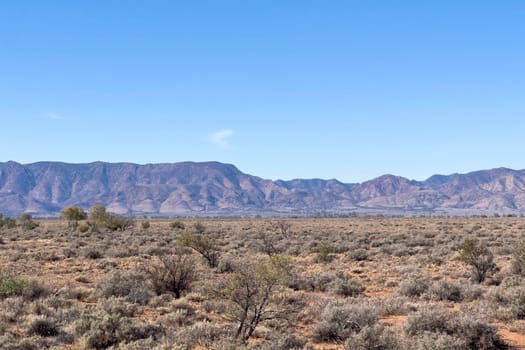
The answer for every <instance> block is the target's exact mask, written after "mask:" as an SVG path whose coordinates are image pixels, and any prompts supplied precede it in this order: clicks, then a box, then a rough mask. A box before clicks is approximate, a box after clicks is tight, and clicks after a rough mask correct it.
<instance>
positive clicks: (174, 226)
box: [170, 220, 186, 230]
mask: <svg viewBox="0 0 525 350" xmlns="http://www.w3.org/2000/svg"><path fill="white" fill-rule="evenodd" d="M170 227H171V228H172V229H173V230H184V229H185V228H186V226H185V225H184V224H183V223H182V222H180V221H178V220H176V221H172V222H170Z"/></svg>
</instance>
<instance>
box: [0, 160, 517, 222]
mask: <svg viewBox="0 0 525 350" xmlns="http://www.w3.org/2000/svg"><path fill="white" fill-rule="evenodd" d="M95 203H102V204H104V205H106V206H107V207H108V208H109V209H111V210H114V211H117V212H119V213H122V214H129V215H260V214H263V215H272V214H273V215H275V214H277V213H280V214H288V215H292V214H293V215H297V214H308V213H318V212H331V213H349V212H353V211H363V212H367V211H372V212H377V210H380V211H381V212H387V213H388V212H391V213H399V212H406V211H407V210H408V211H416V212H420V211H422V210H423V211H424V212H427V213H436V212H439V213H447V212H454V213H464V214H472V213H491V212H499V213H521V212H525V171H523V170H522V171H516V170H512V169H507V168H494V169H490V170H480V171H474V172H470V173H467V174H452V175H434V176H431V177H429V178H428V179H427V180H426V181H422V182H418V181H414V180H409V179H407V178H405V177H401V176H396V175H392V174H385V175H382V176H379V177H377V178H375V179H372V180H369V181H365V182H363V183H361V184H344V183H342V182H340V181H338V180H336V179H331V180H323V179H293V180H288V181H284V180H277V181H271V180H265V179H262V178H259V177H256V176H252V175H248V174H245V173H243V172H241V171H240V170H239V169H238V168H237V167H236V166H234V165H233V164H225V163H220V162H216V161H208V162H191V161H187V162H181V163H162V164H145V165H140V164H134V163H106V162H92V163H84V164H70V163H62V162H47V161H46V162H36V163H32V164H26V165H23V164H19V163H17V162H14V161H9V162H6V163H0V213H3V214H7V215H18V214H19V213H21V212H23V211H30V212H32V213H34V214H37V215H57V214H58V213H59V212H60V210H61V209H62V208H64V207H67V206H71V205H76V206H81V207H84V208H86V209H88V208H89V207H90V206H91V205H93V204H95Z"/></svg>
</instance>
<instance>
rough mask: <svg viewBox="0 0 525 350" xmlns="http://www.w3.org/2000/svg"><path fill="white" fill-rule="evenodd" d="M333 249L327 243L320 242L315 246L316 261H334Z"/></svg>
mask: <svg viewBox="0 0 525 350" xmlns="http://www.w3.org/2000/svg"><path fill="white" fill-rule="evenodd" d="M333 253H334V247H333V246H332V245H331V244H330V243H328V242H321V243H319V245H318V246H317V261H320V262H330V261H332V260H333V259H334V255H333Z"/></svg>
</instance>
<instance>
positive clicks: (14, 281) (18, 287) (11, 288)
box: [0, 270, 29, 298]
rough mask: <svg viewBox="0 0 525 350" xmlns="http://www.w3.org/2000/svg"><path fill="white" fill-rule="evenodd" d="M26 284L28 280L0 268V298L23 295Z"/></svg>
mask: <svg viewBox="0 0 525 350" xmlns="http://www.w3.org/2000/svg"><path fill="white" fill-rule="evenodd" d="M28 285H29V281H27V280H25V279H23V278H19V277H15V276H14V275H12V274H10V273H8V272H6V271H3V270H0V298H6V297H9V296H12V295H23V294H24V291H25V290H26V288H27V286H28Z"/></svg>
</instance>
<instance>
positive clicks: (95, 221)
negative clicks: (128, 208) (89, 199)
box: [88, 204, 109, 232]
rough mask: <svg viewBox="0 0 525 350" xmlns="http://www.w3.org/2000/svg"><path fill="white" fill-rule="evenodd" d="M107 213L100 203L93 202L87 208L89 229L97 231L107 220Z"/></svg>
mask: <svg viewBox="0 0 525 350" xmlns="http://www.w3.org/2000/svg"><path fill="white" fill-rule="evenodd" d="M108 217H109V213H108V212H107V211H106V207H105V206H103V205H102V204H95V205H93V206H92V207H91V208H90V209H89V216H88V218H89V225H90V226H91V230H92V231H94V232H97V231H98V229H99V227H103V226H104V223H105V222H106V221H107V219H108Z"/></svg>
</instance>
